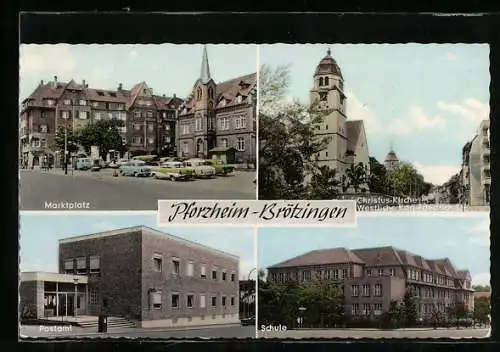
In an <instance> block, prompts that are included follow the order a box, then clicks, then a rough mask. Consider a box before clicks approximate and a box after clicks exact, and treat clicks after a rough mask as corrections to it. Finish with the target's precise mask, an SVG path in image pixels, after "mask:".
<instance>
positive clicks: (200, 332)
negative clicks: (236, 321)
mask: <svg viewBox="0 0 500 352" xmlns="http://www.w3.org/2000/svg"><path fill="white" fill-rule="evenodd" d="M19 334H20V335H21V336H22V337H45V338H47V337H49V338H50V337H73V338H86V337H100V338H108V337H111V338H121V337H143V338H162V339H165V338H196V337H200V338H228V339H234V338H254V337H255V326H239V325H226V326H218V327H213V326H211V327H201V328H194V327H193V328H184V329H182V328H175V329H168V328H164V329H160V328H157V329H139V328H111V329H108V332H107V333H105V334H103V333H98V332H97V329H95V328H79V327H74V326H69V327H66V326H62V325H60V326H38V325H37V326H34V325H23V326H21V327H20V331H19Z"/></svg>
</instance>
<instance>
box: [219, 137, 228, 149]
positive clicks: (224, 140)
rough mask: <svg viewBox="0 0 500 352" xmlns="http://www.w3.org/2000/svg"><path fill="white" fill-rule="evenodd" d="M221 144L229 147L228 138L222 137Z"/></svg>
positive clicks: (223, 146)
mask: <svg viewBox="0 0 500 352" xmlns="http://www.w3.org/2000/svg"><path fill="white" fill-rule="evenodd" d="M220 146H221V147H222V148H227V147H228V143H227V138H222V139H221V140H220Z"/></svg>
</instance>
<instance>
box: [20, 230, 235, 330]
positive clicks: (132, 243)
mask: <svg viewBox="0 0 500 352" xmlns="http://www.w3.org/2000/svg"><path fill="white" fill-rule="evenodd" d="M238 271H239V259H238V257H237V256H234V255H232V254H228V253H225V252H222V251H219V250H216V249H213V248H209V247H206V246H203V245H201V244H198V243H195V242H190V241H187V240H184V239H182V238H179V237H175V236H172V235H168V234H165V233H161V232H159V231H156V230H153V229H150V228H147V227H144V226H138V227H132V228H124V229H118V230H113V231H106V232H102V233H96V234H91V235H85V236H79V237H71V238H66V239H62V240H60V242H59V273H58V274H50V273H24V274H22V275H21V305H22V306H23V305H24V306H26V305H29V304H34V305H35V306H36V311H37V317H38V318H42V317H54V316H61V317H62V318H64V316H75V315H87V316H96V315H99V314H106V315H108V316H110V317H119V318H120V317H121V318H126V319H128V320H129V321H132V322H135V323H136V324H137V326H138V327H159V326H187V325H211V324H229V323H237V322H239V276H238ZM23 277H24V279H23Z"/></svg>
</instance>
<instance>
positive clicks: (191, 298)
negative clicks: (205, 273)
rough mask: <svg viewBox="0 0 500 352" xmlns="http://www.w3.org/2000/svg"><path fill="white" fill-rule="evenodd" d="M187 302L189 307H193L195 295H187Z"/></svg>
mask: <svg viewBox="0 0 500 352" xmlns="http://www.w3.org/2000/svg"><path fill="white" fill-rule="evenodd" d="M186 304H187V307H188V308H193V305H194V295H187V300H186Z"/></svg>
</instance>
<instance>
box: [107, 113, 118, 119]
mask: <svg viewBox="0 0 500 352" xmlns="http://www.w3.org/2000/svg"><path fill="white" fill-rule="evenodd" d="M115 117H116V115H115V114H114V113H112V112H108V119H110V120H112V119H114V118H115Z"/></svg>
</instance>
